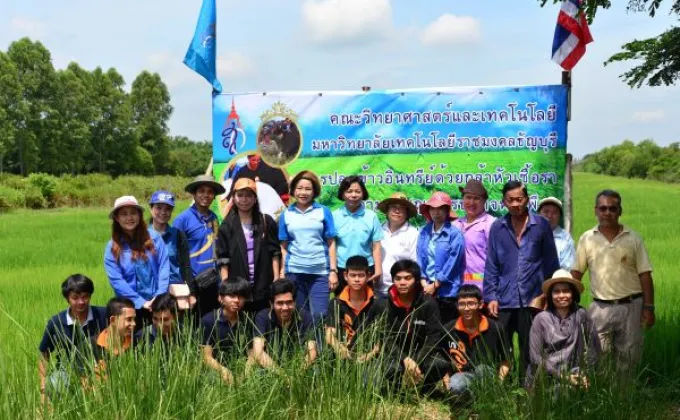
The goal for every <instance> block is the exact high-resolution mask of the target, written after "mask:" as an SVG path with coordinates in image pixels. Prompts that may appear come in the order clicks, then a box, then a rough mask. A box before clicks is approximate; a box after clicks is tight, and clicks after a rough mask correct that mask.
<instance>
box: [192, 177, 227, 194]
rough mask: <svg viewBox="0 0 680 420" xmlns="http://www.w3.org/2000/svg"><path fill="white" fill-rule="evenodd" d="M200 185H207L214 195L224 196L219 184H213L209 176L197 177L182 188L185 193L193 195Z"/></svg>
mask: <svg viewBox="0 0 680 420" xmlns="http://www.w3.org/2000/svg"><path fill="white" fill-rule="evenodd" d="M201 185H207V186H209V187H210V188H212V189H213V191H214V192H215V195H220V194H224V192H225V189H224V187H223V186H222V184H220V183H219V182H215V180H214V179H213V177H212V176H210V175H199V176H197V177H196V178H194V180H193V181H191V182H190V183H189V184H188V185H187V186H186V187H184V191H186V192H188V193H190V194H195V193H196V190H197V189H198V187H200V186H201Z"/></svg>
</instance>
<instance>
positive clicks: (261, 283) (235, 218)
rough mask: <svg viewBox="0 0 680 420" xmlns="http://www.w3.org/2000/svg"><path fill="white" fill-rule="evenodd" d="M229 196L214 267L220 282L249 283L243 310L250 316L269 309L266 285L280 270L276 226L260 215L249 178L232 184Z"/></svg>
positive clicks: (279, 252) (218, 236) (267, 286)
mask: <svg viewBox="0 0 680 420" xmlns="http://www.w3.org/2000/svg"><path fill="white" fill-rule="evenodd" d="M231 195H232V197H233V199H234V202H233V206H232V207H231V209H230V210H229V213H227V216H226V217H225V218H224V220H222V223H221V224H220V227H219V231H218V233H217V243H216V254H217V265H218V267H219V268H220V277H221V279H222V281H227V280H228V279H229V278H230V277H242V278H245V279H248V281H249V282H250V283H251V284H252V286H253V290H252V299H251V300H249V301H248V302H246V306H245V311H247V312H249V313H252V314H253V315H254V314H255V313H256V312H257V311H260V310H262V309H264V308H267V307H269V296H268V295H269V286H270V285H271V284H272V282H273V281H276V280H278V278H279V277H278V276H279V274H280V271H281V246H280V244H279V238H278V225H277V223H276V222H275V221H274V219H272V217H271V216H270V215H268V214H262V213H261V212H260V207H259V203H258V199H257V184H256V183H255V181H253V180H252V179H249V178H240V179H239V180H238V181H236V184H234V187H233V188H232V190H231Z"/></svg>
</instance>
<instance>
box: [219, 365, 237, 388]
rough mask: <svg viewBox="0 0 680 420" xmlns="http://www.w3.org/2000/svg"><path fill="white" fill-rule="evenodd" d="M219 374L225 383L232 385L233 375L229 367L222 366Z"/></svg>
mask: <svg viewBox="0 0 680 420" xmlns="http://www.w3.org/2000/svg"><path fill="white" fill-rule="evenodd" d="M220 376H221V377H222V380H223V381H224V382H225V383H226V384H227V385H233V384H234V375H232V374H231V371H230V370H229V369H227V368H222V372H221V373H220Z"/></svg>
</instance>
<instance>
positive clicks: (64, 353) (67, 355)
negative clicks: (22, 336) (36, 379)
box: [38, 274, 108, 399]
mask: <svg viewBox="0 0 680 420" xmlns="http://www.w3.org/2000/svg"><path fill="white" fill-rule="evenodd" d="M61 294H62V296H63V297H64V299H66V302H67V304H68V308H67V309H66V310H64V311H61V312H59V313H58V314H56V315H54V316H53V317H52V318H50V320H49V321H47V325H46V326H45V332H44V333H43V337H42V340H41V341H40V345H39V346H38V349H39V350H40V358H39V359H38V374H39V376H40V392H41V394H43V395H47V396H48V397H49V398H50V399H53V398H55V396H57V395H59V393H61V392H63V391H65V390H66V389H67V388H68V387H69V386H70V385H71V383H72V379H76V378H72V374H73V373H76V374H78V375H80V376H81V377H82V376H84V375H85V374H86V371H85V367H86V365H87V364H88V360H89V359H90V357H91V355H92V340H93V339H94V338H96V337H97V336H98V335H99V333H100V332H101V331H102V330H103V329H105V328H106V326H107V322H108V321H107V315H106V308H103V307H99V306H91V305H90V299H91V298H92V295H93V294H94V283H93V282H92V280H90V278H89V277H87V276H84V275H82V274H73V275H71V276H69V277H68V278H67V279H66V280H64V281H63V283H62V284H61ZM53 354H54V355H55V356H56V358H57V363H56V366H55V369H54V370H52V371H51V372H49V375H48V369H49V364H50V359H51V357H52V355H53Z"/></svg>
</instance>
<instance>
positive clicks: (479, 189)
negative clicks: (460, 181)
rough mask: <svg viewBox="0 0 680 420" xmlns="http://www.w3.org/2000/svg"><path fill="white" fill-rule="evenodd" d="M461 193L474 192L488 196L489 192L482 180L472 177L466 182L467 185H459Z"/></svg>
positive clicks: (481, 195)
mask: <svg viewBox="0 0 680 420" xmlns="http://www.w3.org/2000/svg"><path fill="white" fill-rule="evenodd" d="M458 190H459V191H460V193H461V194H474V195H478V196H480V197H484V198H488V197H489V192H488V191H487V190H486V188H484V184H482V181H479V180H477V179H471V180H469V181H468V182H467V184H465V187H458Z"/></svg>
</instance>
